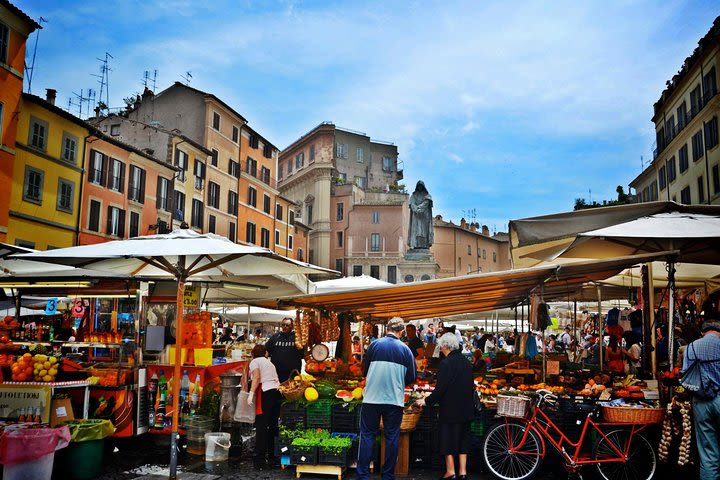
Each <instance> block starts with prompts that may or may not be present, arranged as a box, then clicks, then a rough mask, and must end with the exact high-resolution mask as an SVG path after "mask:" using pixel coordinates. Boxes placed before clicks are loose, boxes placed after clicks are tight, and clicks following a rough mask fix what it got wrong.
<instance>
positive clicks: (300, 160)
mask: <svg viewBox="0 0 720 480" xmlns="http://www.w3.org/2000/svg"><path fill="white" fill-rule="evenodd" d="M304 165H305V153H303V152H300V153H298V154H297V155H295V170H300V169H301V168H302V167H303V166H304Z"/></svg>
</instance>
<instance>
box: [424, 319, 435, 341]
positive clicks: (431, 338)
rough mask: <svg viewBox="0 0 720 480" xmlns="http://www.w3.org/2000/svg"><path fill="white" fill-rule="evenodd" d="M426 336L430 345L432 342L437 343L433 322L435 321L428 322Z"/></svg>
mask: <svg viewBox="0 0 720 480" xmlns="http://www.w3.org/2000/svg"><path fill="white" fill-rule="evenodd" d="M424 337H425V343H426V344H428V345H429V344H431V343H435V324H433V323H430V324H428V326H427V333H425V335H424Z"/></svg>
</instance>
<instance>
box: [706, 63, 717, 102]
mask: <svg viewBox="0 0 720 480" xmlns="http://www.w3.org/2000/svg"><path fill="white" fill-rule="evenodd" d="M715 80H716V79H715V67H712V68H711V69H710V70H708V72H707V73H706V74H705V76H704V77H703V91H704V92H705V97H704V98H703V101H704V103H707V102H709V101H710V99H711V98H712V97H713V96H714V95H715V94H716V93H717V83H716V81H715Z"/></svg>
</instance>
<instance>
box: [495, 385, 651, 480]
mask: <svg viewBox="0 0 720 480" xmlns="http://www.w3.org/2000/svg"><path fill="white" fill-rule="evenodd" d="M537 393H538V397H537V403H536V404H535V405H533V403H535V402H534V401H533V400H532V399H531V398H528V397H506V400H504V401H507V402H514V403H515V404H516V405H519V407H518V408H514V409H513V408H510V409H509V410H514V411H511V412H509V413H508V412H507V410H508V409H507V408H504V409H499V410H505V413H506V416H505V421H504V422H503V423H500V424H499V425H497V426H495V427H494V428H492V429H490V431H489V432H488V434H487V436H486V437H485V442H484V443H483V456H484V458H485V464H486V465H487V467H488V468H489V469H490V471H491V472H492V473H493V475H495V476H496V477H498V478H501V479H503V480H522V479H526V478H530V477H531V476H532V475H533V474H534V473H535V472H536V470H537V468H538V467H539V466H540V462H541V461H542V459H543V458H544V457H545V445H546V442H548V443H550V445H552V446H553V447H554V448H555V449H556V450H557V451H558V452H559V453H560V456H561V458H562V460H563V465H564V466H565V468H566V469H567V470H568V471H569V472H571V473H576V474H579V470H580V468H581V467H583V466H586V465H595V466H596V467H597V469H598V471H599V472H600V475H601V476H602V477H603V478H604V479H605V480H619V479H623V480H649V479H651V478H653V475H654V474H655V468H656V465H657V459H656V457H655V451H654V450H653V448H652V445H651V444H650V442H649V441H648V440H647V439H646V438H645V437H644V436H643V435H640V432H641V431H642V430H644V429H645V428H647V427H648V424H635V423H609V422H599V421H595V420H593V418H592V417H595V416H596V413H595V412H593V413H590V414H588V416H587V417H586V418H585V422H584V423H583V426H582V431H581V433H580V438H579V439H578V440H577V442H573V441H572V440H570V438H568V436H567V435H566V434H565V432H563V431H562V429H560V428H558V426H557V425H555V423H554V422H553V421H552V420H551V419H550V417H548V416H547V414H546V413H545V412H544V411H543V410H542V404H543V403H544V402H555V401H556V400H557V397H556V396H555V395H553V394H552V393H551V392H549V391H547V390H538V391H537ZM501 401H503V398H502V397H500V398H499V399H498V405H500V402H501ZM507 415H509V417H508V416H507ZM591 431H595V432H596V433H597V440H596V442H595V445H594V447H593V449H592V451H591V452H589V453H588V452H584V451H582V450H583V449H582V446H583V443H584V441H585V439H586V437H587V436H588V434H589V432H591Z"/></svg>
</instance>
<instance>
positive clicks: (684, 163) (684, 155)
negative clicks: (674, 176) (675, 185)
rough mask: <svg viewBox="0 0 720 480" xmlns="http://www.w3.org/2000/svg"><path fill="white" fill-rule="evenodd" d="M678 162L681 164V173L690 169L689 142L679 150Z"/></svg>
mask: <svg viewBox="0 0 720 480" xmlns="http://www.w3.org/2000/svg"><path fill="white" fill-rule="evenodd" d="M678 163H679V164H680V173H683V172H684V171H685V170H687V169H688V166H689V164H690V162H689V161H688V148H687V143H686V144H684V145H683V146H682V147H680V150H678Z"/></svg>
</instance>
